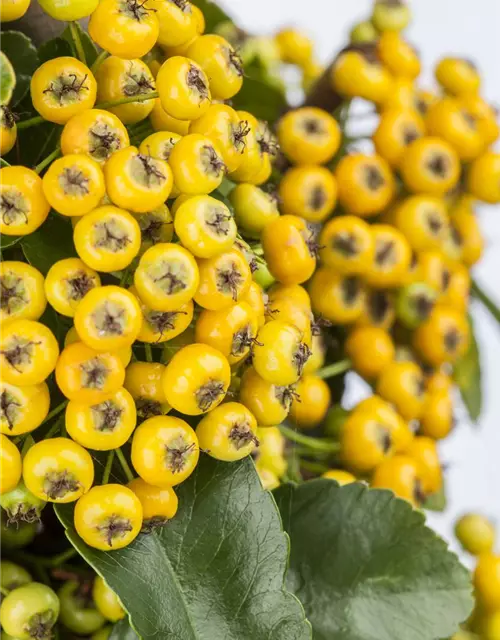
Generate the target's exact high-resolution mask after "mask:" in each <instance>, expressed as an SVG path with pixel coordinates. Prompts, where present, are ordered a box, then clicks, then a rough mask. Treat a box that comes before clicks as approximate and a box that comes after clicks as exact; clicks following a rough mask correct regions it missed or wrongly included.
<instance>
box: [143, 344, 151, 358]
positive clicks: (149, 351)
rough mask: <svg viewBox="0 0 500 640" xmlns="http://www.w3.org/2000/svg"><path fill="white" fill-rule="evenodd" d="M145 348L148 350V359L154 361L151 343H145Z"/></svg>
mask: <svg viewBox="0 0 500 640" xmlns="http://www.w3.org/2000/svg"><path fill="white" fill-rule="evenodd" d="M144 350H145V351H146V360H147V361H148V362H153V352H152V351H151V345H150V344H149V343H147V342H146V343H145V345H144Z"/></svg>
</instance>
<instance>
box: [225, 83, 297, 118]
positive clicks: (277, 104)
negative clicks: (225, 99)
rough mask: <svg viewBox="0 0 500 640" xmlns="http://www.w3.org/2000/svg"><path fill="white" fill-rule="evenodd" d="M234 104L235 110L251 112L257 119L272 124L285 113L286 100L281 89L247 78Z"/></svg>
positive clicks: (234, 99)
mask: <svg viewBox="0 0 500 640" xmlns="http://www.w3.org/2000/svg"><path fill="white" fill-rule="evenodd" d="M232 104H233V107H234V108H235V109H243V110H245V111H250V113H252V114H253V115H254V116H255V117H256V118H259V119H260V120H265V121H267V122H269V123H270V124H272V123H273V122H275V121H276V120H277V119H278V118H279V117H280V116H281V114H282V113H283V112H284V110H285V108H286V98H285V94H284V93H283V91H282V90H281V88H280V87H277V86H275V85H272V84H270V83H269V82H263V81H262V80H257V79H256V78H252V77H246V78H245V80H244V82H243V86H242V88H241V89H240V91H239V92H238V93H237V94H236V95H235V96H234V98H233V99H232Z"/></svg>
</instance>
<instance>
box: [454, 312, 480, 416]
mask: <svg viewBox="0 0 500 640" xmlns="http://www.w3.org/2000/svg"><path fill="white" fill-rule="evenodd" d="M469 326H470V344H469V349H468V350H467V353H466V354H465V355H464V356H462V358H460V360H458V362H456V363H455V367H454V369H453V378H454V380H455V383H456V385H457V387H458V389H459V391H460V395H461V396H462V400H463V403H464V405H465V407H466V409H467V412H468V414H469V417H470V419H471V420H472V421H473V422H477V420H478V419H479V416H480V415H481V408H482V404H483V394H482V388H481V360H480V354H479V346H478V343H477V340H476V336H475V334H474V324H473V322H472V318H471V317H470V316H469Z"/></svg>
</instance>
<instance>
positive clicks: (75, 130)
mask: <svg viewBox="0 0 500 640" xmlns="http://www.w3.org/2000/svg"><path fill="white" fill-rule="evenodd" d="M128 145H129V137H128V131H127V130H126V129H125V127H124V125H123V123H122V122H121V120H119V118H117V117H116V116H115V115H114V114H112V113H110V112H109V111H103V110H102V109H88V110H87V111H82V113H78V114H77V115H75V116H73V117H72V118H70V119H69V120H68V121H67V122H66V124H65V125H64V129H63V130H62V133H61V151H62V153H63V155H65V156H66V155H69V154H84V155H87V156H90V157H91V158H92V159H93V160H95V161H96V162H99V164H104V162H106V160H107V159H108V158H109V156H110V155H111V154H113V153H115V151H118V150H119V149H122V148H124V147H128Z"/></svg>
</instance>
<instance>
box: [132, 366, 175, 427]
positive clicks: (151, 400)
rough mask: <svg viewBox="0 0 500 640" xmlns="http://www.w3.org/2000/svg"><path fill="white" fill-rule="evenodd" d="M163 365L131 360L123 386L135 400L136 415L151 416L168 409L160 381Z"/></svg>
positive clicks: (142, 417) (141, 416) (143, 417)
mask: <svg viewBox="0 0 500 640" xmlns="http://www.w3.org/2000/svg"><path fill="white" fill-rule="evenodd" d="M164 371H165V365H163V364H160V363H158V362H132V363H131V364H130V366H128V367H127V370H126V376H125V382H124V383H123V386H124V387H125V389H127V391H129V392H130V394H131V395H132V397H133V398H134V400H135V404H136V408H137V415H138V417H139V418H141V419H146V418H151V417H152V416H157V415H161V414H163V413H168V411H170V406H169V405H168V403H167V399H166V397H165V393H164V391H163V386H162V383H161V380H162V376H163V372H164Z"/></svg>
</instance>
